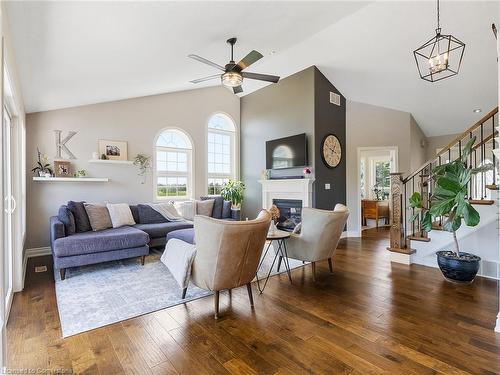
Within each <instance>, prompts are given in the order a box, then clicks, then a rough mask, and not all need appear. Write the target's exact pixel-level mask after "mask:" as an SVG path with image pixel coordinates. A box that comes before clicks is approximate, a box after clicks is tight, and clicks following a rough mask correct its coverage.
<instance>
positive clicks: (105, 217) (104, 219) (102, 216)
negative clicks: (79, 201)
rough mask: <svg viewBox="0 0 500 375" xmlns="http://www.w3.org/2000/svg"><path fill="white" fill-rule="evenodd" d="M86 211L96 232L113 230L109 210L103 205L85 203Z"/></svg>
mask: <svg viewBox="0 0 500 375" xmlns="http://www.w3.org/2000/svg"><path fill="white" fill-rule="evenodd" d="M85 211H87V215H88V217H89V221H90V225H91V226H92V230H93V231H94V232H96V231H98V230H104V229H108V228H111V227H112V226H113V225H112V224H111V218H110V217H109V212H108V209H107V208H106V206H105V205H103V204H96V203H85Z"/></svg>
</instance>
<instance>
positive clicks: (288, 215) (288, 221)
mask: <svg viewBox="0 0 500 375" xmlns="http://www.w3.org/2000/svg"><path fill="white" fill-rule="evenodd" d="M273 204H274V205H276V207H278V209H279V210H280V218H279V220H278V223H277V224H276V226H277V227H278V229H281V230H286V231H289V232H291V231H293V229H294V228H295V226H296V225H297V224H298V223H300V222H301V220H302V219H301V214H302V201H301V200H300V199H273Z"/></svg>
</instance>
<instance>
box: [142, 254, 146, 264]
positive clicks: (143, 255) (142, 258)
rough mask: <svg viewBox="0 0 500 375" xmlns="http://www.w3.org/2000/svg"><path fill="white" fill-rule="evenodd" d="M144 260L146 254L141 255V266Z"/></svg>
mask: <svg viewBox="0 0 500 375" xmlns="http://www.w3.org/2000/svg"><path fill="white" fill-rule="evenodd" d="M144 262H146V255H143V256H141V266H144Z"/></svg>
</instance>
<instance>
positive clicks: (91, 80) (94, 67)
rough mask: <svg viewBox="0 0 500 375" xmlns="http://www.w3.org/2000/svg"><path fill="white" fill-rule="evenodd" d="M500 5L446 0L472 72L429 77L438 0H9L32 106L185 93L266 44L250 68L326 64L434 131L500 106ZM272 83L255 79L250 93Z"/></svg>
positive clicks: (446, 19) (360, 94) (364, 95)
mask: <svg viewBox="0 0 500 375" xmlns="http://www.w3.org/2000/svg"><path fill="white" fill-rule="evenodd" d="M499 14H500V4H499V2H490V1H485V2H481V1H459V2H455V1H444V2H442V3H441V24H442V28H443V32H445V33H452V34H453V35H455V36H456V37H458V38H459V39H461V40H462V41H464V42H465V43H466V52H465V56H464V62H463V65H462V70H461V72H460V74H459V75H458V76H456V77H453V78H451V79H447V80H443V81H440V82H437V83H428V82H425V81H423V80H421V79H420V78H418V74H417V71H416V66H415V62H414V59H413V55H412V51H413V49H415V48H416V47H418V46H419V45H420V44H422V43H423V42H424V41H426V40H428V39H430V37H432V35H433V33H434V29H435V2H433V1H400V2H394V1H392V2H383V1H377V2H355V1H354V2H353V1H339V2H305V1H303V2H260V1H259V2H185V3H180V2H17V1H15V2H14V1H13V2H8V3H7V15H8V18H9V23H10V27H11V33H12V39H13V47H14V51H15V54H16V58H17V62H18V65H19V72H20V75H21V84H22V89H23V95H24V98H25V104H26V110H27V111H28V112H36V111H44V110H50V109H56V108H62V107H68V106H76V105H82V104H89V103H96V102H103V101H110V100H117V99H124V98H131V97H137V96H145V95H151V94H158V93H165V92H173V91H179V90H185V89H193V88H196V87H203V86H209V85H215V84H218V82H217V80H216V81H209V82H207V83H204V84H200V85H198V86H194V85H193V84H191V83H189V81H190V80H192V79H195V78H199V77H203V76H206V75H211V74H215V73H217V71H214V70H213V69H212V68H210V67H208V66H204V65H202V64H200V63H198V62H196V61H192V60H190V59H188V58H187V57H186V56H187V55H188V54H190V53H195V54H198V55H201V56H203V57H206V58H208V59H210V60H213V61H215V62H217V63H219V64H222V65H223V64H225V63H226V62H227V61H228V60H229V48H228V46H227V44H226V43H225V40H226V39H227V38H229V37H232V36H236V37H238V43H237V45H236V49H235V57H236V59H238V58H241V57H243V56H244V55H245V54H246V53H247V52H248V51H250V50H252V49H256V50H258V51H260V52H261V53H262V54H263V55H264V58H263V59H261V60H260V61H259V62H257V63H255V64H254V65H253V66H252V67H251V68H249V69H248V70H249V71H257V72H261V73H269V74H277V75H281V76H282V77H286V76H288V75H291V74H293V73H295V72H297V71H299V70H301V69H303V68H306V67H308V66H310V65H316V66H318V68H319V69H320V70H321V71H322V72H323V73H324V74H325V75H326V76H327V77H328V78H329V79H330V80H331V82H332V83H333V84H334V85H335V86H336V87H337V88H338V89H339V90H340V91H341V92H342V93H343V94H344V95H345V96H346V97H347V98H348V99H350V100H354V101H360V102H365V103H369V104H374V105H379V106H384V107H389V108H394V109H398V110H403V111H407V112H411V113H412V114H413V116H414V117H415V119H416V120H417V122H418V123H419V125H420V126H421V128H422V130H423V131H424V132H425V133H426V135H428V136H431V135H439V134H450V133H456V132H460V131H462V130H463V129H465V127H467V126H468V125H470V124H472V123H473V122H474V121H476V120H477V119H478V118H480V117H481V115H482V114H476V113H473V112H472V110H473V109H475V108H481V109H482V110H483V114H484V113H485V112H488V111H489V110H490V109H492V108H493V107H494V106H496V105H497V104H496V103H498V74H497V66H496V49H495V40H494V38H493V33H492V32H491V23H492V22H497V24H499V23H500V19H499V18H500V16H499ZM264 85H265V84H263V83H260V82H255V81H250V80H246V81H245V83H244V85H243V88H244V90H245V91H244V93H243V95H246V94H248V93H251V92H252V91H255V90H257V89H259V88H261V87H263V86H264Z"/></svg>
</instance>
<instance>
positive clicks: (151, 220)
mask: <svg viewBox="0 0 500 375" xmlns="http://www.w3.org/2000/svg"><path fill="white" fill-rule="evenodd" d="M137 211H138V212H139V223H141V224H157V223H167V222H168V220H167V219H165V218H164V217H163V215H162V214H160V213H159V212H158V211H155V210H154V209H152V208H151V206H149V205H147V204H138V205H137Z"/></svg>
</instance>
